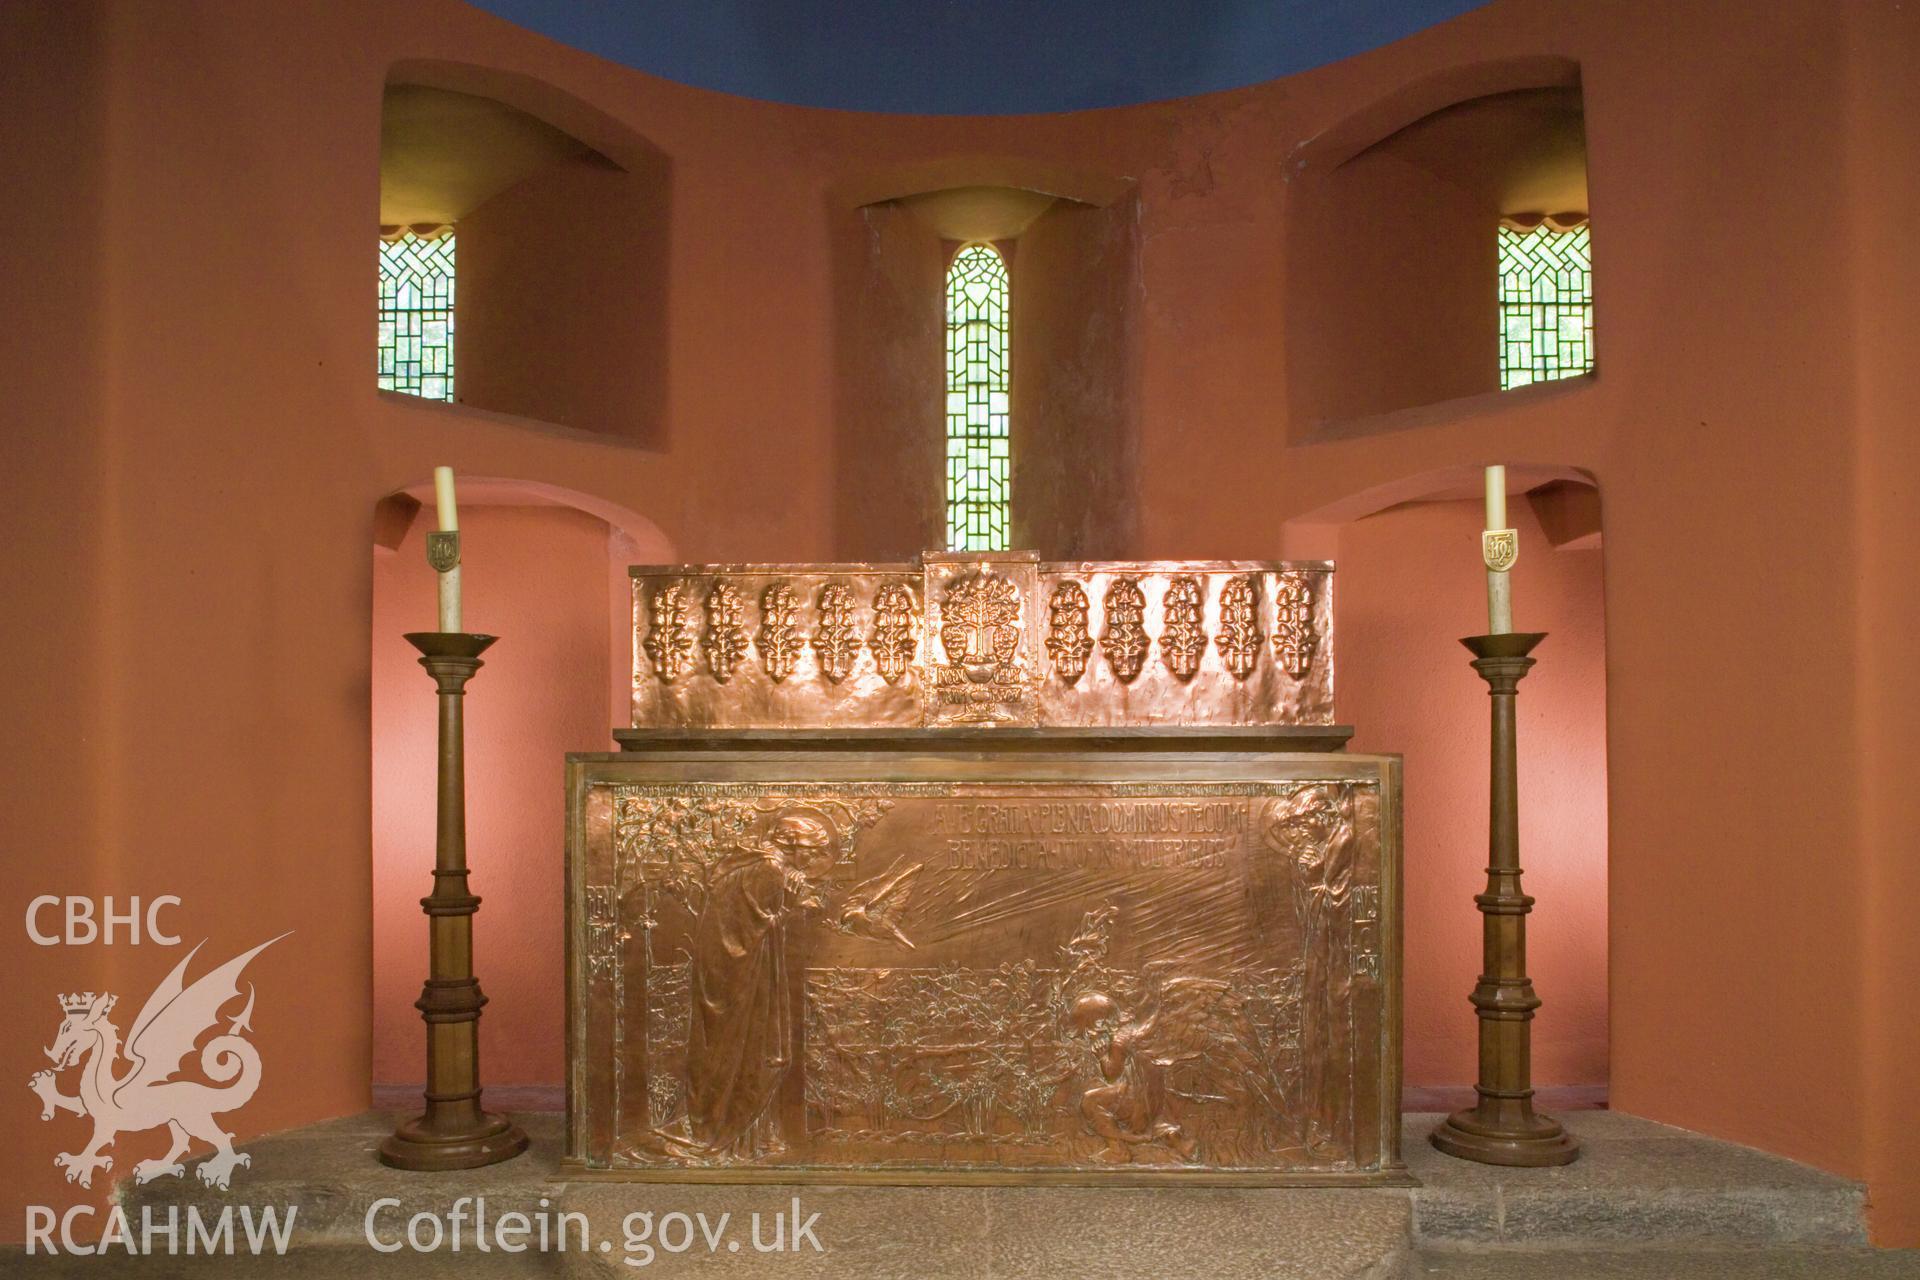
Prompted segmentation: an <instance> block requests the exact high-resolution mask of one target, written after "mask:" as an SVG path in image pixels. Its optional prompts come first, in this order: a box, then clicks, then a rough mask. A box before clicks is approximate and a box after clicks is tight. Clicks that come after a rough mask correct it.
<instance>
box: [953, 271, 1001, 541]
mask: <svg viewBox="0 0 1920 1280" xmlns="http://www.w3.org/2000/svg"><path fill="white" fill-rule="evenodd" d="M1007 389H1008V360H1007V264H1006V262H1005V261H1003V260H1002V259H1001V257H1000V254H999V252H998V251H997V250H995V249H994V248H993V246H992V245H986V244H970V245H967V246H965V247H964V248H962V249H961V250H960V252H958V253H956V254H955V255H954V256H953V265H952V266H951V267H949V268H948V269H947V548H948V550H951V551H1005V550H1007V549H1008V548H1009V547H1010V546H1011V545H1012V543H1013V518H1012V503H1011V501H1010V489H1011V483H1012V479H1013V458H1012V455H1011V454H1010V453H1009V451H1008V431H1007V417H1008V410H1007V406H1008V395H1007Z"/></svg>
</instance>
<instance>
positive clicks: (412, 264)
mask: <svg viewBox="0 0 1920 1280" xmlns="http://www.w3.org/2000/svg"><path fill="white" fill-rule="evenodd" d="M380 386H381V388H382V389H384V390H387V391H405V392H407V393H408V394H409V395H416V396H425V397H427V398H428V399H431V400H451V399H453V230H452V228H448V229H447V230H445V231H443V232H441V233H440V234H439V235H437V236H434V237H432V238H430V239H429V238H425V237H421V236H417V235H415V234H414V233H413V232H411V231H403V232H401V233H400V235H399V236H398V237H397V238H395V239H391V240H388V239H382V240H381V241H380Z"/></svg>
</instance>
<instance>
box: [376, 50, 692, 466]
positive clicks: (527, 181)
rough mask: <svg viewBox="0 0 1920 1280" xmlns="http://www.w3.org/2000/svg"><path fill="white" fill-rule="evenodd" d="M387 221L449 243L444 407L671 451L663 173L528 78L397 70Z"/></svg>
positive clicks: (452, 66)
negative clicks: (437, 231) (433, 228)
mask: <svg viewBox="0 0 1920 1280" xmlns="http://www.w3.org/2000/svg"><path fill="white" fill-rule="evenodd" d="M382 108H383V109H382V113H381V115H382V125H381V200H382V211H381V217H380V221H381V222H382V223H383V224H388V225H391V224H396V223H402V224H411V223H420V222H442V223H453V224H455V226H456V229H457V233H458V237H459V240H458V268H457V271H458V284H457V297H456V303H455V339H454V398H455V399H456V400H457V401H459V402H461V403H464V404H469V405H472V406H473V407H475V408H480V409H487V410H491V411H494V412H498V413H506V414H512V415H514V416H516V417H522V418H529V419H533V420H536V421H540V422H548V423H556V424H559V425H562V426H567V427H573V428H578V429H581V430H586V431H591V432H594V433H596V434H598V435H602V436H606V437H611V438H614V439H617V440H620V441H623V442H626V443H631V444H635V445H640V446H643V447H648V448H664V447H665V446H666V443H667V441H666V434H667V416H666V384H667V377H666V375H667V331H666V321H667V302H668V261H669V256H668V251H669V248H670V240H669V235H670V217H669V214H670V207H669V200H670V195H671V176H672V165H671V163H670V161H669V160H668V158H667V156H666V155H665V153H663V152H662V151H661V150H660V149H659V148H658V147H656V146H654V145H653V144H652V143H651V142H649V141H648V140H647V139H645V138H643V137H641V136H640V135H639V134H637V133H635V132H634V131H632V130H631V129H629V128H627V127H626V126H624V125H622V124H621V123H620V122H619V121H617V120H615V119H614V118H613V117H612V116H609V115H607V114H606V113H605V112H603V111H600V110H599V109H597V108H595V107H593V106H591V105H590V104H588V103H585V102H583V101H581V100H580V99H578V98H576V97H574V96H573V95H571V94H569V93H567V92H565V91H564V90H561V89H559V88H556V87H555V86H553V85H550V84H547V83H545V82H543V81H540V80H538V79H535V78H533V77H531V76H527V75H522V74H519V73H515V72H507V71H501V70H497V69H494V68H489V67H482V66H477V65H474V64H470V63H459V62H441V61H433V60H420V59H412V60H404V61H401V62H397V63H395V64H394V65H393V66H392V68H391V69H390V70H389V72H388V76H387V82H386V88H385V93H384V97H383V103H382Z"/></svg>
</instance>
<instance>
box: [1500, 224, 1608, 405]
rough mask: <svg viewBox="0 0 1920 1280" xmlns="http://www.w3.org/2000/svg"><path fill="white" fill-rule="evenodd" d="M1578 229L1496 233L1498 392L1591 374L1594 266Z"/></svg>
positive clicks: (1503, 229) (1584, 235)
mask: <svg viewBox="0 0 1920 1280" xmlns="http://www.w3.org/2000/svg"><path fill="white" fill-rule="evenodd" d="M1587 230H1588V226H1587V224H1586V223H1584V222H1583V223H1581V224H1580V225H1579V226H1577V227H1575V228H1573V229H1572V230H1570V231H1558V230H1555V229H1554V228H1553V227H1551V226H1549V225H1548V224H1546V223H1544V222H1543V223H1541V224H1540V225H1539V226H1536V227H1532V228H1527V229H1520V228H1516V227H1510V226H1502V227H1501V228H1500V389H1501V390H1502V391H1509V390H1512V389H1513V388H1514V387H1524V386H1526V385H1527V384H1528V383H1530V382H1548V381H1551V380H1552V379H1554V378H1571V377H1574V376H1576V375H1578V374H1582V373H1587V372H1590V371H1591V370H1592V369H1593V264H1592V258H1591V253H1590V250H1589V241H1588V235H1587Z"/></svg>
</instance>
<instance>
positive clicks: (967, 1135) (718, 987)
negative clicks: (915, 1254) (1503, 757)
mask: <svg viewBox="0 0 1920 1280" xmlns="http://www.w3.org/2000/svg"><path fill="white" fill-rule="evenodd" d="M1276 760H1277V761H1279V762H1281V764H1282V765H1285V767H1276V766H1275V763H1274V762H1275V761H1276ZM1303 760H1304V761H1305V762H1306V763H1305V764H1301V763H1300V762H1301V761H1303ZM1287 761H1293V762H1295V763H1294V764H1291V765H1286V764H1285V762H1287ZM800 767H802V768H804V767H805V766H800ZM1154 767H1155V766H1154V765H1153V764H1152V762H1141V761H1124V762H1114V761H1111V760H1109V761H1103V762H1098V763H1097V764H1094V763H1089V765H1088V771H1090V772H1093V773H1095V774H1104V775H1105V776H1091V777H1087V778H1085V779H1080V780H1074V781H1063V780H1058V779H1055V780H1033V781H1018V782H1013V781H1005V780H974V779H973V778H970V777H969V774H970V773H971V774H972V775H978V774H979V773H980V772H981V769H980V768H979V766H978V765H974V766H961V765H956V766H955V767H954V768H953V769H951V770H947V771H945V772H950V773H951V774H952V775H953V776H951V777H940V776H938V775H939V774H940V773H942V772H943V770H942V769H941V768H940V764H939V762H938V761H937V760H936V761H933V762H931V763H929V762H926V761H922V762H920V763H919V765H918V766H917V767H916V769H915V772H917V773H929V774H931V775H933V776H927V777H924V778H918V779H916V780H912V781H907V780H901V779H900V778H898V777H892V778H884V777H883V778H873V779H862V778H858V777H849V776H839V777H836V778H835V780H833V781H831V782H807V781H795V780H791V778H790V777H789V778H787V779H785V780H779V781H773V780H764V779H756V778H744V779H743V778H741V777H740V776H739V775H740V774H741V773H743V772H744V773H754V772H756V771H758V772H760V773H763V774H765V773H772V774H773V775H774V776H778V775H779V774H780V773H781V772H785V773H786V774H788V775H791V774H792V772H793V771H794V769H795V766H792V765H787V766H784V767H782V768H778V769H770V768H769V766H768V765H767V764H766V763H765V762H759V763H754V764H749V765H747V766H745V767H744V768H737V767H733V765H732V764H730V763H729V761H728V760H726V759H724V758H718V757H709V758H707V759H704V760H701V761H699V762H697V763H696V762H691V761H689V760H687V759H685V758H681V759H679V760H678V761H672V760H669V761H668V762H666V763H660V762H657V761H646V760H635V759H634V758H633V757H626V758H624V759H617V760H608V759H604V758H601V757H579V758H576V761H575V763H574V765H573V777H574V783H573V788H572V790H573V797H574V813H573V823H574V827H573V833H572V845H573V851H572V859H573V863H572V882H571V890H570V897H571V903H570V909H571V910H572V912H573V915H572V925H571V928H572V932H573V937H574V953H573V962H572V965H571V977H570V981H571V983H572V991H571V993H570V995H571V999H572V1001H573V1013H574V1017H573V1035H572V1057H573V1064H572V1065H573V1073H574V1088H573V1091H572V1111H573V1114H572V1117H571V1126H570V1130H571V1137H570V1159H571V1161H572V1162H573V1163H574V1164H576V1165H580V1166H584V1167H586V1168H588V1169H599V1170H608V1171H624V1172H627V1173H629V1174H632V1175H637V1176H646V1175H649V1174H650V1175H653V1176H688V1175H704V1176H726V1177H746V1178H786V1179H791V1178H795V1177H801V1178H804V1177H810V1176H811V1177H821V1178H828V1177H831V1176H834V1175H836V1174H837V1173H844V1172H846V1171H849V1170H861V1171H867V1173H868V1174H869V1175H871V1176H880V1177H882V1178H885V1177H888V1176H899V1177H901V1179H902V1180H943V1179H953V1180H973V1179H979V1178H984V1177H1006V1178H1015V1179H1017V1178H1022V1177H1034V1178H1040V1177H1062V1176H1065V1177H1072V1178H1074V1179H1075V1180H1089V1179H1097V1178H1102V1177H1109V1176H1112V1177H1117V1178H1121V1179H1123V1180H1129V1179H1130V1180H1139V1179H1142V1178H1146V1179H1153V1178H1158V1177H1161V1176H1165V1175H1174V1176H1181V1175H1185V1176H1199V1177H1220V1178H1232V1179H1234V1180H1241V1181H1245V1180H1271V1181H1299V1182H1315V1181H1333V1182H1337V1181H1368V1180H1386V1179H1391V1178H1393V1177H1394V1176H1396V1175H1397V1174H1398V1173H1399V1161H1398V1157H1397V1151H1396V1149H1395V1145H1394V1133H1395V1126H1394V1124H1393V1123H1392V1117H1394V1116H1396V1115H1397V1108H1398V1096H1397V1090H1398V1080H1397V1072H1396V1070H1395V1069H1394V1066H1393V1064H1394V1063H1395V1062H1397V1056H1398V1054H1397V1037H1396V1035H1395V1032H1394V1028H1393V1027H1392V1026H1391V1025H1390V1023H1391V1022H1392V1021H1393V1019H1394V1017H1395V1016H1396V1015H1395V1013H1394V1011H1395V1010H1397V1004H1396V1003H1395V1002H1394V1001H1393V1000H1392V999H1391V998H1390V994H1391V988H1392V987H1393V985H1394V984H1397V982H1398V976H1399V975H1398V953H1397V945H1398V942H1397V939H1398V935H1397V931H1396V928H1395V922H1396V915H1397V910H1396V908H1395V903H1396V902H1397V865H1398V864H1397V850H1396V848H1395V841H1396V838H1397V835H1396V833H1397V829H1398V824H1397V805H1398V800H1397V793H1396V792H1395V791H1394V782H1393V778H1394V774H1393V768H1394V766H1393V763H1392V762H1391V761H1385V760H1379V759H1374V758H1369V757H1339V758H1336V759H1333V760H1329V758H1327V757H1325V756H1320V757H1286V756H1278V757H1266V758H1265V759H1261V760H1258V761H1257V766H1256V765H1255V764H1249V763H1246V762H1240V763H1235V764H1234V765H1233V766H1232V767H1230V768H1224V769H1223V770H1222V771H1221V772H1222V774H1223V776H1222V777H1221V778H1220V779H1219V780H1190V779H1189V780H1181V781H1154V780H1151V779H1152V775H1153V772H1154ZM889 770H891V771H893V772H896V773H897V772H898V771H899V765H898V763H897V761H896V762H893V763H890V764H885V765H881V764H876V765H874V766H873V769H872V771H873V772H881V773H884V772H886V771H889ZM860 771H861V770H860V767H859V766H858V765H857V764H856V765H854V766H851V767H849V766H846V765H844V764H842V765H840V766H838V767H837V768H836V773H838V774H840V775H847V774H849V773H855V774H857V773H859V772H860ZM1184 772H1186V773H1189V774H1190V773H1191V770H1190V769H1188V770H1186V771H1184ZM663 774H665V775H668V776H667V777H663V776H662V775H663ZM1262 774H1265V775H1268V776H1260V775H1262ZM1289 775H1291V776H1289Z"/></svg>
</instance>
